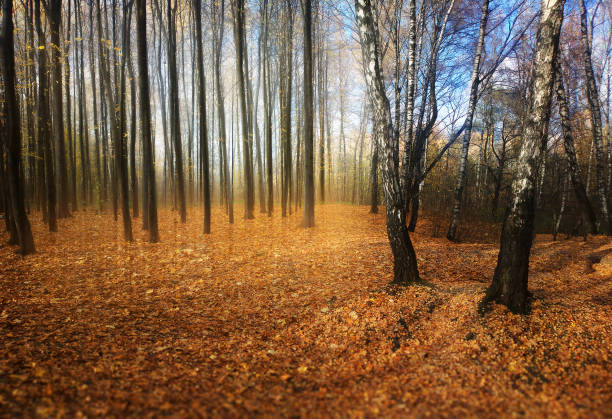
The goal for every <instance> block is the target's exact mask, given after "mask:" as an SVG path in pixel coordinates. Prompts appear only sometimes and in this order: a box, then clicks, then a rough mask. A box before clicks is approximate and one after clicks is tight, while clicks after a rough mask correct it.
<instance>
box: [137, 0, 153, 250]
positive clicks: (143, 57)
mask: <svg viewBox="0 0 612 419" xmlns="http://www.w3.org/2000/svg"><path fill="white" fill-rule="evenodd" d="M136 37H137V48H138V76H139V78H138V84H139V91H140V121H141V124H142V131H141V132H142V148H143V175H144V176H143V178H146V182H145V184H146V187H145V188H143V201H146V208H147V216H148V221H147V223H146V225H147V226H148V230H149V241H150V242H152V243H155V242H158V241H159V232H158V228H157V202H156V188H155V167H154V166H153V147H152V139H151V98H150V95H149V65H148V63H147V61H148V60H147V10H146V0H136Z"/></svg>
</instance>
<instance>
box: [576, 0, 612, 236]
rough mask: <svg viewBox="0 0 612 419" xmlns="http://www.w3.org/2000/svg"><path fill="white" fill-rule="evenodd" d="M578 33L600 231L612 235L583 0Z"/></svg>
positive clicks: (599, 122) (599, 118)
mask: <svg viewBox="0 0 612 419" xmlns="http://www.w3.org/2000/svg"><path fill="white" fill-rule="evenodd" d="M580 35H581V40H582V57H583V60H584V72H585V75H586V83H585V84H586V96H587V102H588V104H589V110H590V112H589V114H590V116H591V132H592V135H593V143H594V144H595V169H596V177H597V196H598V198H599V205H600V214H601V220H600V225H601V232H602V233H604V234H607V235H612V230H611V225H612V219H611V218H610V211H609V209H608V195H607V191H606V181H605V174H604V159H605V157H604V149H603V137H602V128H601V109H600V106H599V90H597V82H596V80H595V75H594V73H593V64H592V62H591V46H590V42H589V33H588V28H587V11H586V8H585V6H584V0H580Z"/></svg>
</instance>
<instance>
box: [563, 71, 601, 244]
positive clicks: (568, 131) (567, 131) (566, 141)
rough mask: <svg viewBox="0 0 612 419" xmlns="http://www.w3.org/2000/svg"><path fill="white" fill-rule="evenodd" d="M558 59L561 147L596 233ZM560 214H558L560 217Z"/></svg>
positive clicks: (575, 189) (589, 220)
mask: <svg viewBox="0 0 612 419" xmlns="http://www.w3.org/2000/svg"><path fill="white" fill-rule="evenodd" d="M560 61H561V60H560V59H557V62H556V73H557V74H556V76H555V90H556V94H557V104H558V105H559V115H560V116H561V129H562V133H563V146H564V148H565V154H566V156H567V165H568V170H569V174H570V177H571V179H572V185H573V186H574V192H575V194H576V199H577V200H578V204H579V205H580V208H581V210H582V215H583V217H584V218H585V221H587V222H588V225H589V226H590V228H591V232H592V233H597V217H596V215H595V211H593V207H592V206H591V201H590V200H589V197H588V195H587V193H586V188H585V187H584V183H583V182H582V174H581V171H580V166H579V165H578V159H577V158H576V149H575V148H574V136H573V135H572V128H571V124H570V117H569V105H568V103H567V95H566V94H565V86H564V85H563V73H562V72H561V63H560ZM561 215H562V214H559V217H561Z"/></svg>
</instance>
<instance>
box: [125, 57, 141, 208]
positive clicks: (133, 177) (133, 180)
mask: <svg viewBox="0 0 612 419" xmlns="http://www.w3.org/2000/svg"><path fill="white" fill-rule="evenodd" d="M127 60H128V71H129V75H130V108H131V112H130V114H131V117H132V119H131V121H130V189H131V191H132V214H133V216H134V218H138V216H139V215H140V207H139V205H138V202H139V199H138V174H137V173H138V172H137V170H136V102H137V100H138V97H137V94H136V77H135V75H134V65H133V63H132V54H131V48H130V56H129V57H127Z"/></svg>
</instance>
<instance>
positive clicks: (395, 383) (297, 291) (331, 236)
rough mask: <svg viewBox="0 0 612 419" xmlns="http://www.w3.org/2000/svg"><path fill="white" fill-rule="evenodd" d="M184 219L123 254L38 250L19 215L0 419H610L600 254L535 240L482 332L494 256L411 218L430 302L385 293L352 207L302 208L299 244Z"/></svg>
mask: <svg viewBox="0 0 612 419" xmlns="http://www.w3.org/2000/svg"><path fill="white" fill-rule="evenodd" d="M237 214H239V212H237ZM188 217H189V220H188V223H187V224H185V225H183V224H181V223H180V222H178V220H177V215H176V213H174V212H171V211H168V210H162V211H161V213H160V232H161V238H162V242H161V243H158V244H150V243H148V242H147V241H146V236H145V234H144V233H143V232H141V231H140V228H135V230H136V231H137V233H136V241H135V242H134V243H127V244H126V243H125V242H124V241H123V239H122V226H121V221H119V222H115V221H113V219H112V216H111V215H109V214H103V215H100V214H96V213H94V212H93V211H89V212H79V213H76V214H75V215H74V217H73V218H70V219H67V220H61V221H60V225H59V228H60V232H59V233H57V234H50V233H48V232H46V230H45V228H44V225H43V224H42V223H41V220H40V218H39V216H38V215H36V214H33V215H32V216H31V219H32V221H33V229H34V232H35V239H36V244H37V250H38V253H36V254H35V255H33V256H29V257H27V258H25V259H22V258H20V257H18V256H16V255H15V254H14V251H13V249H12V248H8V247H6V246H4V247H0V415H1V416H17V415H25V416H53V417H55V416H77V415H86V416H138V417H140V416H144V417H147V416H158V415H169V416H220V415H221V416H247V415H248V416H253V415H263V416H295V415H298V416H328V415H329V416H356V417H363V416H378V415H381V416H382V415H384V416H426V415H433V416H455V417H457V416H458V417H461V416H465V415H469V416H473V415H478V416H488V417H497V416H500V415H501V416H513V415H528V416H536V415H537V416H583V417H591V416H596V417H597V416H599V417H605V416H607V417H610V416H611V415H612V398H611V397H612V396H611V395H612V379H611V377H610V371H611V367H612V362H611V361H612V354H611V351H612V338H611V332H610V330H611V325H612V311H611V305H612V284H611V281H610V280H611V279H612V277H611V274H612V271H610V267H612V264H610V261H611V260H610V257H612V253H610V251H611V250H612V243H611V241H610V240H609V239H606V238H603V237H589V240H588V241H587V242H586V243H584V242H582V241H581V240H579V239H570V240H564V239H561V240H559V241H556V242H553V241H551V238H550V237H549V236H538V238H537V243H536V245H535V247H534V250H533V257H532V263H531V275H530V289H531V290H532V291H533V293H534V302H533V309H532V312H531V314H530V315H527V316H519V315H513V314H511V313H509V312H507V311H506V310H505V309H504V308H502V307H499V306H496V307H494V308H493V310H492V311H491V312H490V313H489V314H487V315H486V316H484V317H481V316H480V315H479V314H478V313H477V303H478V301H479V299H480V298H481V297H482V296H483V291H484V289H485V287H486V285H487V284H488V282H489V281H490V279H491V277H492V274H493V270H494V267H495V262H496V256H497V246H496V245H495V244H478V243H472V244H451V243H449V242H448V241H446V240H445V239H443V238H432V237H431V229H432V223H431V222H429V223H428V222H427V220H424V222H422V223H421V226H420V227H419V231H417V233H416V234H415V235H413V238H414V242H415V246H416V250H417V253H418V256H419V265H420V266H419V267H420V271H421V274H422V277H423V278H424V279H426V280H429V281H431V282H433V283H434V284H435V288H427V287H422V286H417V287H408V288H400V289H397V288H389V287H388V286H387V283H388V282H389V281H390V279H391V272H392V265H391V255H390V250H389V246H388V243H387V239H386V233H385V227H384V218H383V216H382V215H372V214H368V210H367V208H364V207H351V206H342V205H324V206H317V208H316V217H317V218H316V219H317V226H316V227H315V228H314V229H310V230H305V229H303V228H300V226H299V222H300V215H296V214H294V215H292V216H290V217H288V218H285V219H283V218H281V217H280V214H278V213H276V214H275V215H274V217H273V218H272V219H269V218H268V217H266V216H265V215H260V214H258V215H257V218H256V219H255V220H252V221H244V220H242V219H240V217H237V221H236V224H235V225H233V226H230V225H228V224H227V222H226V219H225V216H224V215H223V214H222V212H221V211H220V210H215V211H213V224H212V229H213V233H212V234H211V235H209V236H204V235H203V234H202V233H201V231H202V220H201V219H202V214H201V211H200V209H192V210H191V211H189V214H188ZM139 223H140V220H137V221H136V222H135V224H136V226H138V227H139ZM6 238H7V237H6V235H4V234H2V235H1V237H0V240H1V242H2V243H5V242H6Z"/></svg>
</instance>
